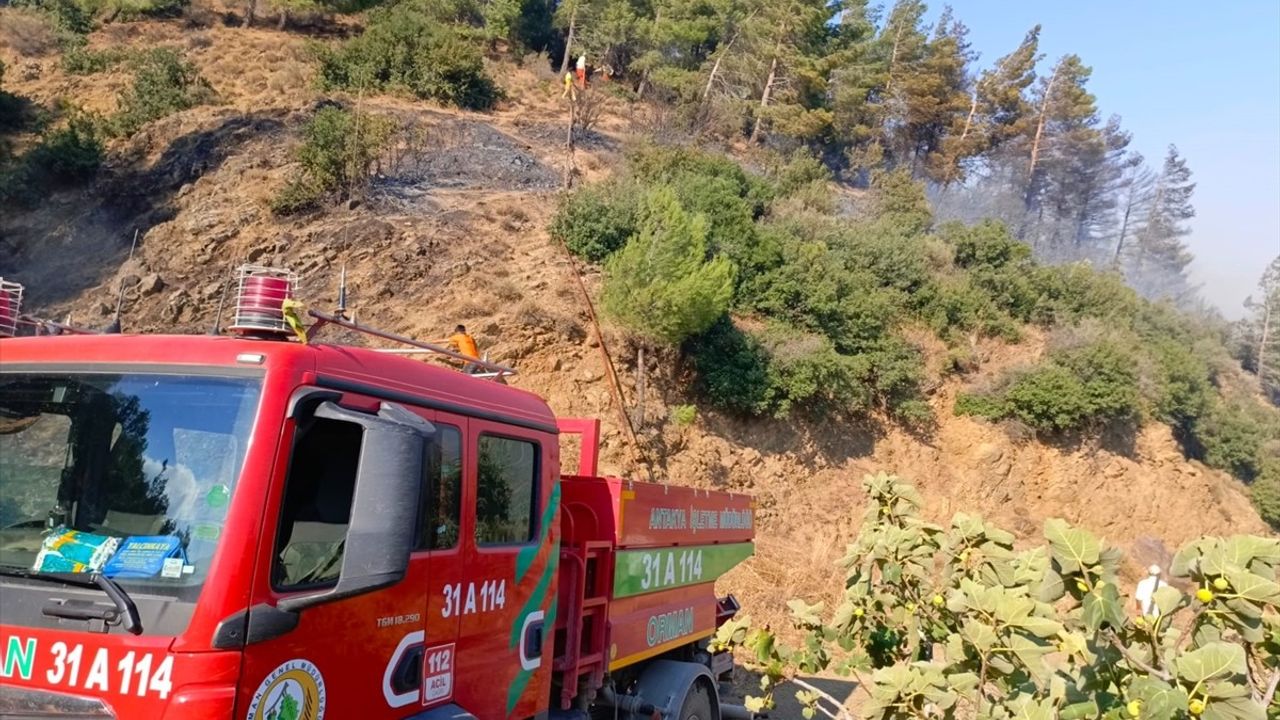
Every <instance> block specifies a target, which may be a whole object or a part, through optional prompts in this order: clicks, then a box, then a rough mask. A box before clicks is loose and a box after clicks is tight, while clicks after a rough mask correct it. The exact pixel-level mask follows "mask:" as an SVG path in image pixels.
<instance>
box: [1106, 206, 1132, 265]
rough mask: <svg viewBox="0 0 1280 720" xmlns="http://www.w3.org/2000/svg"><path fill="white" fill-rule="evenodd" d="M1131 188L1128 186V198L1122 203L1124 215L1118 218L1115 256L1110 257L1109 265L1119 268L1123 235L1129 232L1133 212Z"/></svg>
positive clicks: (1122, 248) (1122, 250)
mask: <svg viewBox="0 0 1280 720" xmlns="http://www.w3.org/2000/svg"><path fill="white" fill-rule="evenodd" d="M1133 193H1134V190H1133V188H1129V199H1128V200H1127V201H1126V202H1125V204H1124V217H1123V218H1122V219H1121V220H1120V239H1119V240H1117V241H1116V256H1115V257H1114V258H1112V259H1111V267H1112V268H1113V269H1116V270H1119V269H1120V254H1121V253H1122V252H1124V239H1125V235H1127V234H1128V233H1129V217H1130V216H1131V215H1132V214H1133Z"/></svg>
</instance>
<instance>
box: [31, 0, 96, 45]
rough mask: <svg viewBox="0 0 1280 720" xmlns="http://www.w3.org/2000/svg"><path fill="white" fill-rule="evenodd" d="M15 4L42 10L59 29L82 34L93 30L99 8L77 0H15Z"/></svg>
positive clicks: (73, 33)
mask: <svg viewBox="0 0 1280 720" xmlns="http://www.w3.org/2000/svg"><path fill="white" fill-rule="evenodd" d="M13 6H14V7H26V8H32V9H34V10H40V11H42V12H44V13H46V14H47V15H48V16H49V18H50V19H52V20H53V24H54V26H55V27H57V29H58V30H61V31H62V32H63V33H68V34H71V35H80V36H83V35H88V34H89V32H90V31H92V30H93V13H94V11H95V10H96V9H97V7H96V5H95V4H94V3H89V2H86V3H81V2H77V0H15V2H14V3H13ZM65 39H66V38H65V36H64V40H65Z"/></svg>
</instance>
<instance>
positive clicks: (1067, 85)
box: [1023, 55, 1098, 210]
mask: <svg viewBox="0 0 1280 720" xmlns="http://www.w3.org/2000/svg"><path fill="white" fill-rule="evenodd" d="M1091 72H1092V71H1091V70H1090V69H1089V67H1088V66H1086V65H1085V64H1084V63H1083V62H1081V61H1080V58H1079V57H1078V56H1076V55H1066V56H1063V58H1062V59H1061V60H1059V61H1058V62H1057V64H1056V65H1054V68H1053V72H1052V73H1051V74H1050V75H1049V77H1047V78H1043V79H1041V82H1040V85H1039V87H1038V88H1037V89H1036V94H1035V108H1036V118H1035V123H1034V125H1033V126H1032V127H1030V128H1029V130H1030V131H1031V138H1030V148H1029V150H1028V157H1027V170H1026V183H1025V190H1024V192H1023V198H1024V204H1025V205H1026V207H1027V208H1028V210H1032V209H1035V208H1037V207H1038V206H1039V205H1040V203H1041V201H1042V200H1043V194H1044V191H1045V189H1046V187H1047V185H1048V181H1049V174H1050V172H1051V171H1053V170H1054V160H1055V159H1056V160H1057V161H1058V162H1057V164H1058V165H1061V164H1062V163H1064V162H1068V161H1069V158H1070V153H1071V150H1070V148H1069V147H1066V146H1067V145H1068V144H1070V145H1075V146H1077V147H1079V146H1082V145H1085V144H1087V143H1090V142H1095V141H1096V140H1097V139H1098V138H1097V135H1096V133H1097V130H1096V129H1095V126H1096V125H1097V123H1098V109H1097V104H1096V102H1095V99H1094V97H1093V95H1092V94H1091V93H1090V92H1089V91H1088V90H1086V89H1085V84H1086V83H1087V82H1088V81H1089V75H1090V73H1091ZM1057 146H1063V147H1057ZM1055 147H1056V148H1057V152H1056V153H1054V154H1051V151H1053V150H1055Z"/></svg>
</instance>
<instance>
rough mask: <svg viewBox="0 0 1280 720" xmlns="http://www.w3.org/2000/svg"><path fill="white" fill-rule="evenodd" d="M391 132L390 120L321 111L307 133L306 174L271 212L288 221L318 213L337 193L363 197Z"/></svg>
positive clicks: (300, 155)
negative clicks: (315, 210) (309, 212)
mask: <svg viewBox="0 0 1280 720" xmlns="http://www.w3.org/2000/svg"><path fill="white" fill-rule="evenodd" d="M392 130H393V128H392V125H391V122H390V121H389V120H387V119H386V118H380V117H377V116H372V115H362V114H358V113H352V112H350V111H348V110H344V109H342V108H337V107H325V108H322V109H321V110H320V111H319V112H317V113H316V114H315V117H313V118H311V120H310V121H308V122H307V125H306V127H304V128H303V131H302V134H303V141H302V145H301V146H300V147H299V148H298V150H297V159H298V162H299V163H300V164H301V166H302V168H301V170H300V171H299V172H298V173H297V174H296V175H295V176H294V177H293V178H292V179H291V180H290V181H289V183H288V184H287V185H285V187H284V189H282V190H281V191H280V192H279V193H278V194H277V195H276V197H275V198H274V199H273V200H272V203H271V209H272V210H273V211H274V212H276V213H277V214H281V215H288V214H291V213H295V212H299V211H301V210H305V209H309V208H312V207H315V206H317V205H319V204H320V203H321V202H322V201H323V200H324V198H325V197H326V196H328V195H330V194H333V193H337V194H339V195H340V196H341V197H351V196H353V195H355V194H357V193H358V192H360V191H362V190H363V189H364V188H365V187H366V185H367V184H368V182H369V171H370V169H371V168H372V166H373V163H374V162H375V161H376V160H377V159H378V156H379V155H380V154H381V153H382V150H383V148H384V147H385V146H386V143H387V141H388V140H389V139H390V137H391V133H392Z"/></svg>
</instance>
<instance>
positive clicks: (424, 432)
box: [276, 400, 436, 612]
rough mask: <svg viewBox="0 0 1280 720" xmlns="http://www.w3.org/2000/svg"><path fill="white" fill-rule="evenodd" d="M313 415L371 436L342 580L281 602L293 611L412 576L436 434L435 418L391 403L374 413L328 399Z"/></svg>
mask: <svg viewBox="0 0 1280 720" xmlns="http://www.w3.org/2000/svg"><path fill="white" fill-rule="evenodd" d="M313 414H314V415H315V417H319V418H325V419H328V420H337V421H339V422H349V423H352V424H355V425H359V426H361V427H362V428H363V429H364V439H363V442H362V443H361V445H360V466H359V470H358V472H357V475H356V488H355V496H354V498H353V500H352V503H351V520H350V522H348V524H347V538H346V541H345V546H344V547H343V554H342V571H341V574H340V575H339V576H338V582H337V584H336V585H334V586H333V587H331V588H327V589H325V590H321V591H319V592H314V593H306V594H303V595H293V596H290V597H287V598H284V599H282V600H280V602H278V603H277V604H276V607H277V609H279V610H283V611H286V612H298V611H299V610H304V609H306V608H309V607H313V606H315V605H320V604H323V603H327V602H333V601H334V600H341V599H343V598H348V597H351V596H353V595H359V594H362V593H367V592H371V591H373V590H378V589H381V588H384V587H387V586H389V585H394V584H395V583H397V582H399V581H400V580H401V578H403V577H404V574H405V571H406V570H407V569H408V567H409V553H410V552H412V551H413V547H414V544H415V541H416V537H415V535H416V529H417V521H418V509H419V507H420V506H421V503H422V472H423V463H424V462H425V460H426V450H427V448H428V447H429V445H430V443H433V442H435V436H436V429H435V426H433V425H432V424H431V423H429V422H427V421H426V420H424V419H422V418H420V417H418V416H417V415H414V414H413V413H411V412H409V411H408V410H405V409H404V408H402V407H400V406H398V405H393V404H390V403H382V405H381V406H380V407H379V409H378V414H377V415H371V414H369V413H363V412H359V411H357V410H350V409H347V408H344V407H342V406H340V405H338V404H336V403H334V402H332V401H328V400H326V401H324V402H322V403H320V404H319V405H318V406H317V407H316V409H315V411H314V413H313Z"/></svg>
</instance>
